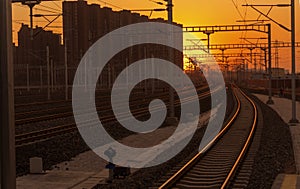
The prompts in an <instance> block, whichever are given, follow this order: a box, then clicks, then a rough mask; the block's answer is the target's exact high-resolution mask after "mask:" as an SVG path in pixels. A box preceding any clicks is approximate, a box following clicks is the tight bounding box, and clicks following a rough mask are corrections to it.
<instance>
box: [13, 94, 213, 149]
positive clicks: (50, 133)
mask: <svg viewBox="0 0 300 189" xmlns="http://www.w3.org/2000/svg"><path fill="white" fill-rule="evenodd" d="M210 95H211V94H210V91H206V92H203V93H200V94H198V96H195V97H187V98H185V99H183V100H182V101H180V100H179V99H177V100H175V102H174V106H180V104H181V103H191V102H193V101H195V100H201V99H205V98H207V97H209V96H210ZM167 106H168V105H167ZM160 108H161V107H159V106H158V107H156V108H155V110H157V111H159V109H160ZM87 113H88V112H87ZM148 113H149V110H148V107H143V108H138V109H135V110H133V111H132V114H133V115H135V117H142V116H145V115H147V114H148ZM72 115H73V114H72ZM125 115H126V116H127V114H125ZM126 116H125V117H124V116H123V117H122V116H121V117H122V118H124V119H126V118H127V117H126ZM94 121H95V120H86V121H85V122H87V123H91V124H92V123H93V122H94ZM112 121H114V116H113V115H106V116H102V117H101V122H102V123H108V122H112ZM76 131H78V130H77V127H76V124H75V123H71V124H64V125H60V126H56V127H51V128H47V129H42V130H38V131H33V132H28V133H24V134H19V135H16V137H15V139H16V147H21V146H24V145H28V144H31V143H35V142H40V141H44V140H48V139H50V138H53V137H56V136H58V135H63V134H66V133H70V132H76Z"/></svg>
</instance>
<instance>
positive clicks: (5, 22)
mask: <svg viewBox="0 0 300 189" xmlns="http://www.w3.org/2000/svg"><path fill="white" fill-rule="evenodd" d="M0 26H1V27H0V59H1V62H0V64H1V67H0V99H1V101H0V112H1V113H0V115H1V117H0V163H1V164H0V189H15V188H16V159H15V120H14V116H15V113H14V81H13V56H12V18H11V0H3V1H1V2H0Z"/></svg>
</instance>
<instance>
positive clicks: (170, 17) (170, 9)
mask: <svg viewBox="0 0 300 189" xmlns="http://www.w3.org/2000/svg"><path fill="white" fill-rule="evenodd" d="M165 1H168V4H167V11H168V23H169V24H173V3H172V0H165ZM170 36H172V33H170ZM171 40H173V39H171ZM169 56H170V61H172V60H173V58H174V56H173V51H172V49H169ZM174 61H175V60H174ZM171 74H172V75H171V77H173V72H172V71H171ZM169 95H170V98H169V103H170V106H169V110H170V115H169V116H170V117H169V122H170V123H174V122H177V119H176V118H175V110H174V90H173V88H172V87H171V86H170V87H169Z"/></svg>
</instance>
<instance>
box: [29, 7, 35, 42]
mask: <svg viewBox="0 0 300 189" xmlns="http://www.w3.org/2000/svg"><path fill="white" fill-rule="evenodd" d="M33 7H34V4H30V5H29V10H30V39H31V40H33V14H32V9H33Z"/></svg>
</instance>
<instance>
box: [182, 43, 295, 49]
mask: <svg viewBox="0 0 300 189" xmlns="http://www.w3.org/2000/svg"><path fill="white" fill-rule="evenodd" d="M271 45H272V48H276V47H278V48H290V47H292V43H290V42H280V41H278V42H277V43H276V42H272V43H271ZM295 47H300V42H296V43H295ZM183 48H184V50H203V49H206V46H205V45H201V44H199V45H187V46H184V47H183ZM209 48H210V50H227V49H250V48H254V49H256V48H257V49H266V48H268V43H257V44H248V43H245V44H211V45H210V46H209Z"/></svg>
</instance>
